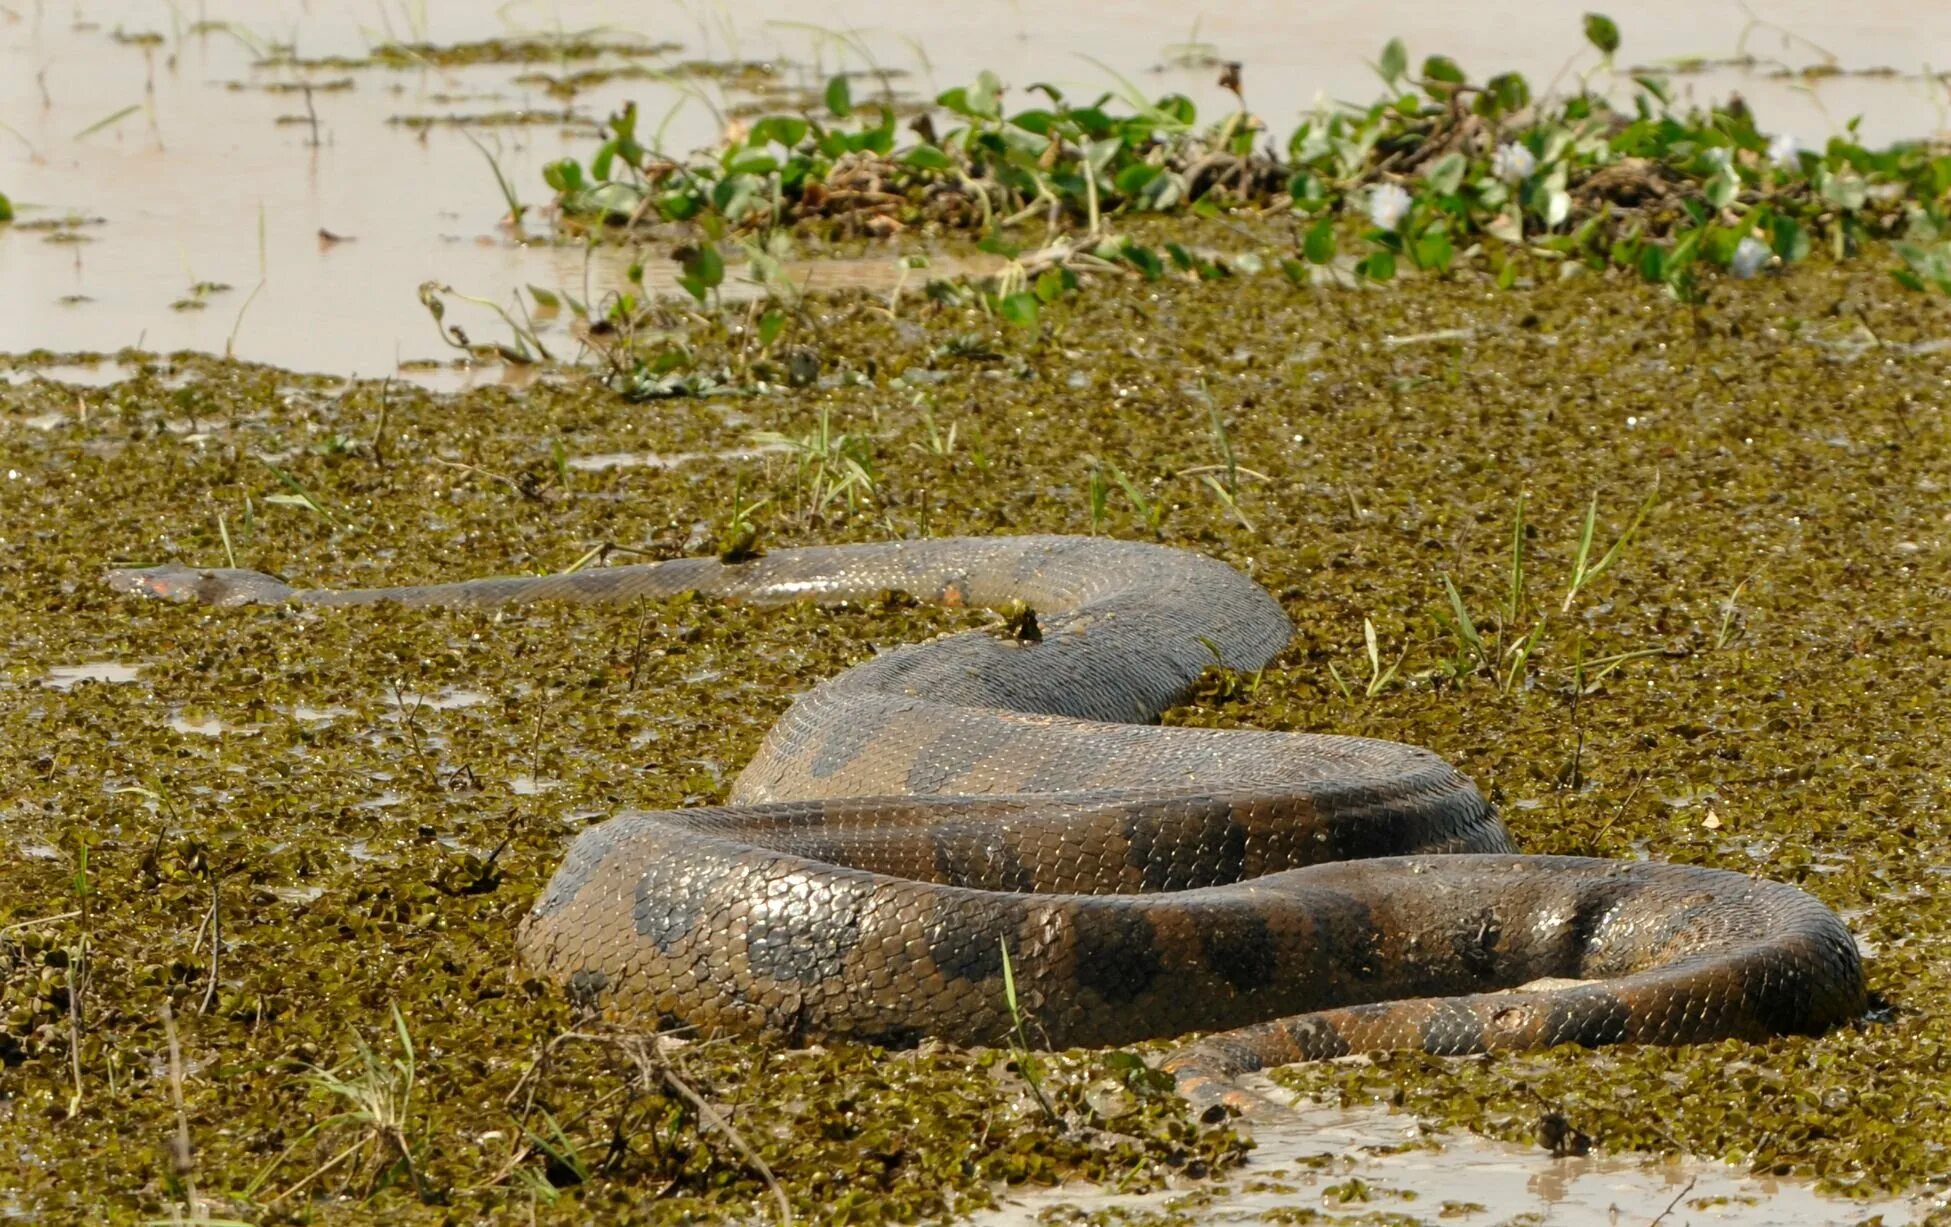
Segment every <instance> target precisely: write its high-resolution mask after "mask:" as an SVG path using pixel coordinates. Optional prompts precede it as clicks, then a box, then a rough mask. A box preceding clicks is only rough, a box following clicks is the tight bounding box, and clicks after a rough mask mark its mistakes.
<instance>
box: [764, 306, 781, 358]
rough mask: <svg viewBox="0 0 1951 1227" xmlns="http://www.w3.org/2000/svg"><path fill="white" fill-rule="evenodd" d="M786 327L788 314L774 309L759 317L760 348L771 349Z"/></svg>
mask: <svg viewBox="0 0 1951 1227" xmlns="http://www.w3.org/2000/svg"><path fill="white" fill-rule="evenodd" d="M785 327H786V313H785V312H784V311H781V310H780V309H779V308H777V307H774V308H772V309H771V310H770V311H767V312H766V313H765V314H764V315H761V316H760V317H759V347H760V348H761V349H770V348H771V347H772V343H773V342H774V341H777V340H778V339H779V334H780V332H781V331H782V330H784V328H785Z"/></svg>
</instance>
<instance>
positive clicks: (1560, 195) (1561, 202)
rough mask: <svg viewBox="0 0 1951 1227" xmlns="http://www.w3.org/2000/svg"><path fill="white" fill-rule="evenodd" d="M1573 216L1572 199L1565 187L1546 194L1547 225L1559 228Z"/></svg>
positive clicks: (1553, 189) (1551, 189) (1545, 215)
mask: <svg viewBox="0 0 1951 1227" xmlns="http://www.w3.org/2000/svg"><path fill="white" fill-rule="evenodd" d="M1571 215H1572V197H1571V194H1570V193H1569V192H1567V191H1566V190H1565V189H1564V188H1563V187H1554V188H1550V189H1549V190H1547V191H1546V192H1545V207H1544V217H1545V225H1547V226H1557V225H1559V224H1560V223H1562V222H1563V221H1564V220H1565V219H1566V218H1567V217H1570V216H1571Z"/></svg>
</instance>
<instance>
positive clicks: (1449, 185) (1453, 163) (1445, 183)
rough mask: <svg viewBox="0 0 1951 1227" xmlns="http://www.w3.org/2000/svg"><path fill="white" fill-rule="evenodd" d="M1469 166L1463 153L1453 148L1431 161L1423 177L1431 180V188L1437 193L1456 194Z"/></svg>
mask: <svg viewBox="0 0 1951 1227" xmlns="http://www.w3.org/2000/svg"><path fill="white" fill-rule="evenodd" d="M1468 166H1469V163H1468V161H1466V160H1465V158H1464V156H1463V155H1462V154H1460V153H1458V152H1456V151H1455V150H1451V151H1450V152H1449V153H1446V154H1444V155H1443V156H1442V157H1440V158H1438V159H1436V161H1435V162H1433V163H1431V164H1430V167H1429V169H1428V170H1426V171H1424V172H1423V178H1425V179H1427V180H1428V181H1429V186H1430V190H1432V191H1434V192H1435V193H1436V194H1437V195H1439V196H1454V195H1456V190H1457V188H1458V186H1459V185H1461V184H1462V183H1463V172H1464V170H1465V169H1467V168H1468Z"/></svg>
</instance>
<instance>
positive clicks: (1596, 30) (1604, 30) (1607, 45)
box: [1585, 13, 1619, 59]
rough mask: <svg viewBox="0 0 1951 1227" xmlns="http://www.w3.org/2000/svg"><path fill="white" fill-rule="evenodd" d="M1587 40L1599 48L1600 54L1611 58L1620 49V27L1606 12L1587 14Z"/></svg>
mask: <svg viewBox="0 0 1951 1227" xmlns="http://www.w3.org/2000/svg"><path fill="white" fill-rule="evenodd" d="M1585 41H1586V42H1588V43H1591V44H1592V45H1593V46H1594V47H1597V48H1598V49H1599V54H1601V55H1603V56H1605V57H1606V58H1608V59H1610V58H1611V57H1612V53H1613V52H1615V51H1617V50H1619V27H1618V26H1617V25H1615V24H1613V20H1612V18H1610V17H1608V16H1606V15H1605V14H1604V13H1587V14H1586V15H1585Z"/></svg>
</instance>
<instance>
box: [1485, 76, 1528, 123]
mask: <svg viewBox="0 0 1951 1227" xmlns="http://www.w3.org/2000/svg"><path fill="white" fill-rule="evenodd" d="M1477 105H1478V110H1479V111H1481V112H1484V113H1486V114H1506V115H1508V114H1510V113H1511V112H1513V111H1521V110H1523V109H1524V108H1525V107H1527V106H1529V105H1531V83H1530V82H1529V81H1526V80H1525V79H1524V75H1523V74H1522V73H1515V72H1500V73H1498V74H1497V75H1496V76H1494V77H1492V78H1491V79H1490V80H1489V81H1486V82H1485V83H1484V92H1483V96H1482V97H1481V98H1479V99H1478V100H1477Z"/></svg>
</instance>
